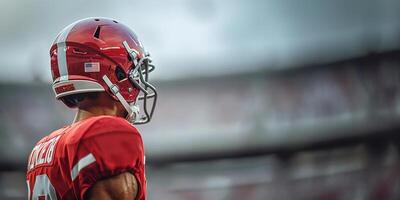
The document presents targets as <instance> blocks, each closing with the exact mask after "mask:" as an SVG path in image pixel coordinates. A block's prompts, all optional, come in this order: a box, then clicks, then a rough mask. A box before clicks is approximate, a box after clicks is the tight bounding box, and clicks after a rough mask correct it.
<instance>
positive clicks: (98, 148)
mask: <svg viewBox="0 0 400 200" xmlns="http://www.w3.org/2000/svg"><path fill="white" fill-rule="evenodd" d="M27 170H28V172H27V184H28V194H29V198H28V199H29V200H39V199H40V200H56V199H57V200H75V199H85V194H86V193H87V191H88V190H89V189H90V188H91V187H92V186H93V185H94V184H95V183H96V182H97V181H99V180H101V179H104V178H107V177H110V176H114V175H118V174H120V173H123V172H131V173H132V174H133V175H134V176H135V177H136V179H137V182H138V188H139V191H138V196H137V199H145V191H146V187H145V186H146V179H145V175H144V150H143V142H142V139H141V136H140V134H139V133H138V131H137V129H136V128H134V127H133V126H132V125H131V124H129V123H128V122H127V121H126V120H125V119H122V118H118V117H110V116H100V117H92V118H89V119H86V120H83V121H81V122H78V123H75V124H73V125H71V126H67V127H64V128H62V129H59V130H57V131H54V132H53V133H51V134H50V135H49V136H46V137H44V138H43V139H42V140H40V141H39V142H38V143H37V144H36V146H35V147H34V148H33V150H32V152H31V154H30V156H29V160H28V169H27Z"/></svg>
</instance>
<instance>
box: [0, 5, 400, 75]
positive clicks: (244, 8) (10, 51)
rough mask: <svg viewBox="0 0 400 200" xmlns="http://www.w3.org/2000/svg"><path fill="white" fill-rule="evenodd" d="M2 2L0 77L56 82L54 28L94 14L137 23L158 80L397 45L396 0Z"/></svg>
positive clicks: (350, 54)
mask: <svg viewBox="0 0 400 200" xmlns="http://www.w3.org/2000/svg"><path fill="white" fill-rule="evenodd" d="M0 9H1V12H0V24H1V26H0V44H1V45H0V81H1V82H4V81H24V82H25V81H31V80H33V77H36V78H38V79H40V80H43V81H46V82H50V70H49V56H48V51H49V48H50V45H51V43H52V42H53V40H54V38H55V36H56V35H57V33H58V32H59V31H60V30H61V29H62V28H63V27H65V26H66V25H68V24H70V23H72V22H73V21H75V20H78V19H81V18H86V17H92V16H104V17H110V18H115V19H117V20H118V21H120V22H122V23H125V24H126V25H128V26H129V27H131V28H132V29H133V30H134V31H135V32H136V33H137V35H138V36H139V39H141V40H142V41H143V44H144V46H145V48H146V49H147V50H148V51H149V52H150V53H151V54H152V56H153V58H154V60H155V63H156V64H157V66H156V67H157V71H156V72H155V73H154V76H155V78H156V79H175V78H182V77H184V78H187V77H191V76H209V75H221V74H226V73H239V72H243V71H247V70H259V69H261V68H265V69H280V68H286V67H294V66H301V65H304V64H307V63H315V62H327V61H332V60H337V59H343V58H348V57H354V56H358V55H363V54H365V53H367V52H368V51H374V50H378V51H382V50H390V49H395V48H397V47H398V46H399V44H400V43H399V39H400V37H399V30H400V26H399V25H400V23H399V19H400V14H399V12H398V11H399V10H400V2H399V1H398V0H380V1H378V0H375V1H373V0H334V1H332V0H300V1H298V0H291V1H289V0H253V1H248V0H236V1H229V0H165V1H150V0H145V1H144V0H142V1H134V0H118V1H99V0H85V1H77V0H68V1H61V0H59V1H57V0H35V1H30V0H26V1H14V0H1V1H0Z"/></svg>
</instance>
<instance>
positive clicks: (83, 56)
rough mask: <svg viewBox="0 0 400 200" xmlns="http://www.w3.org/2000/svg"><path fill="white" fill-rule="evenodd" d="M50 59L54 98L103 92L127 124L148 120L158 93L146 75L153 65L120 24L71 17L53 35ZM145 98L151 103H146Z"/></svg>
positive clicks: (110, 20)
mask: <svg viewBox="0 0 400 200" xmlns="http://www.w3.org/2000/svg"><path fill="white" fill-rule="evenodd" d="M50 57H51V72H52V76H53V90H54V92H55V94H56V98H57V99H61V100H63V98H62V97H66V96H68V95H73V94H79V93H89V92H101V91H105V92H107V93H108V94H109V95H111V96H112V97H113V98H114V99H116V100H118V101H120V102H121V104H122V105H123V106H124V108H125V109H126V110H127V112H128V116H127V119H128V120H129V121H130V122H131V123H134V124H144V123H147V122H149V121H150V120H151V117H152V115H153V112H154V108H155V105H156V100H157V92H156V89H155V88H154V86H153V85H151V84H150V83H149V82H148V75H149V73H150V72H151V71H153V70H154V65H152V64H151V59H150V57H149V54H148V53H146V52H145V50H144V48H143V46H142V44H141V43H140V41H139V40H138V38H137V37H136V35H135V33H133V31H131V30H130V29H129V28H128V27H126V26H125V25H123V24H121V23H119V22H117V21H115V20H112V19H107V18H87V19H83V20H79V21H76V22H74V23H72V24H70V25H69V26H67V27H66V28H64V29H63V30H62V31H61V32H60V33H59V34H58V36H57V38H56V40H55V41H54V43H53V45H52V46H51V49H50ZM140 93H143V95H139V94H140ZM150 98H152V99H153V101H152V103H148V102H147V101H148V99H150ZM139 101H143V102H142V103H140V105H141V107H142V108H143V111H144V113H140V111H139ZM63 102H64V103H65V104H66V105H67V106H69V107H73V105H71V104H69V103H68V102H66V101H64V100H63Z"/></svg>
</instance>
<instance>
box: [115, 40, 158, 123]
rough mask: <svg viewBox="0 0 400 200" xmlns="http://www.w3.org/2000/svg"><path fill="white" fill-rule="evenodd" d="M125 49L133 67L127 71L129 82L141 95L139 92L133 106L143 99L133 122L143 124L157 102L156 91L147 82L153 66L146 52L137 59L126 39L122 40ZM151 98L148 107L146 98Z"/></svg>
mask: <svg viewBox="0 0 400 200" xmlns="http://www.w3.org/2000/svg"><path fill="white" fill-rule="evenodd" d="M123 45H124V47H125V49H126V50H127V52H128V54H129V56H130V57H131V59H132V61H133V67H132V69H131V70H130V71H129V74H128V76H129V79H130V81H131V83H132V84H133V85H134V86H135V87H136V88H138V89H139V90H140V91H141V92H142V93H143V95H141V94H140V93H139V95H138V97H137V99H136V101H135V106H138V104H139V101H143V104H142V105H143V109H142V110H143V112H144V114H142V113H140V112H139V114H138V116H136V119H135V121H134V124H145V123H148V122H150V120H151V118H152V116H153V113H154V109H155V106H156V102H157V91H156V88H155V87H154V86H153V85H151V84H150V83H149V82H148V76H149V73H150V72H152V71H153V70H154V69H155V67H154V65H152V64H151V58H150V55H148V54H146V55H145V56H144V57H143V58H141V59H140V60H139V61H137V54H136V52H135V50H133V49H131V48H130V47H129V45H128V43H127V42H126V41H124V42H123ZM151 98H153V102H152V104H151V107H150V108H148V100H149V99H151Z"/></svg>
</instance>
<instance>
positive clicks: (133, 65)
mask: <svg viewBox="0 0 400 200" xmlns="http://www.w3.org/2000/svg"><path fill="white" fill-rule="evenodd" d="M50 59H51V73H52V77H53V90H54V92H55V96H56V98H57V99H58V100H61V101H62V102H63V103H64V104H65V105H67V106H68V107H69V108H77V110H78V111H77V114H76V117H75V120H74V121H73V123H72V124H71V125H68V126H65V127H63V128H61V129H59V130H56V131H54V132H52V133H51V134H50V135H48V136H46V137H44V138H43V139H41V140H40V141H39V142H38V143H37V144H36V146H35V147H34V148H33V150H32V152H31V154H30V156H29V160H28V169H27V176H26V178H27V185H28V194H29V200H39V199H40V200H56V199H57V200H75V199H96V200H101V199H110V200H111V199H119V200H124V199H129V200H132V199H140V200H142V199H145V198H146V178H145V171H144V164H145V158H144V149H143V141H142V138H141V135H140V134H139V132H138V130H137V129H136V128H135V127H134V126H133V124H144V123H147V122H149V121H150V120H151V118H152V115H153V111H154V107H155V104H156V100H157V93H156V90H155V88H154V86H153V85H151V84H150V83H149V82H148V75H149V73H150V72H151V71H153V70H154V66H153V65H152V64H151V60H150V57H149V54H148V53H146V52H145V50H144V48H143V46H142V44H141V42H140V41H139V40H138V38H137V37H136V35H135V34H134V33H133V32H132V31H131V30H130V29H129V28H128V27H126V26H125V25H123V24H121V23H120V22H118V21H116V20H113V19H108V18H88V19H83V20H79V21H77V22H74V23H72V24H71V25H69V26H67V27H65V28H64V29H63V30H62V31H61V32H60V33H59V34H58V36H57V38H56V40H55V41H54V43H53V45H52V46H51V49H50ZM139 108H140V109H139Z"/></svg>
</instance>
